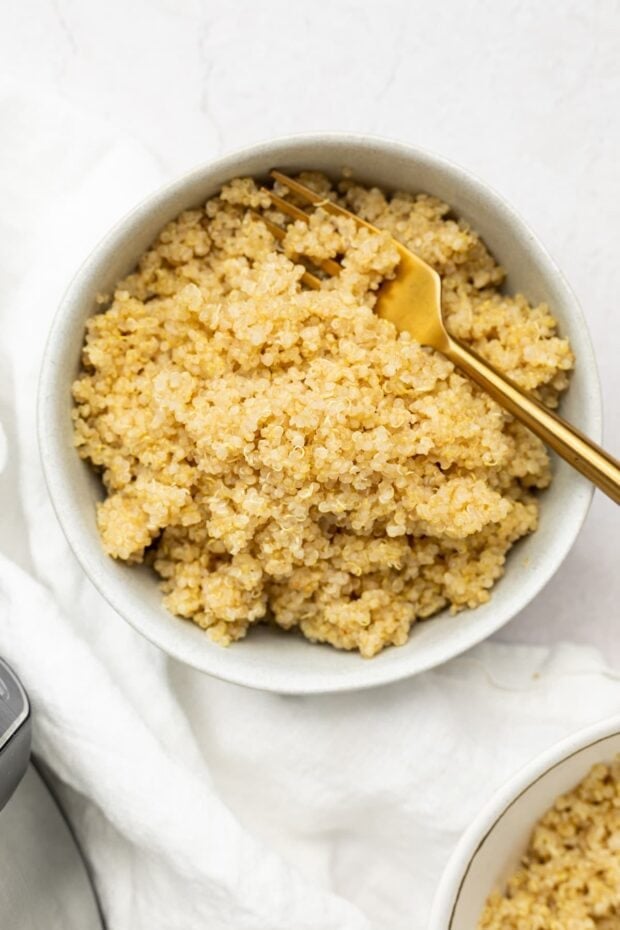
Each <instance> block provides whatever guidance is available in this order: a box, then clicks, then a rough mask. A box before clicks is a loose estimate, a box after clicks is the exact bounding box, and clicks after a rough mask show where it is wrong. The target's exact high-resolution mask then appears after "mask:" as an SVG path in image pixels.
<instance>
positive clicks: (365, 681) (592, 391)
mask: <svg viewBox="0 0 620 930" xmlns="http://www.w3.org/2000/svg"><path fill="white" fill-rule="evenodd" d="M275 166H277V167H279V168H281V169H283V170H286V171H288V172H290V173H294V172H297V171H300V170H302V169H308V168H314V169H318V170H320V171H324V172H326V173H328V174H331V175H333V176H337V175H339V174H340V173H341V171H342V169H343V168H345V167H347V168H350V169H352V171H353V173H354V175H355V177H356V178H357V179H359V180H360V181H362V182H364V183H366V184H375V185H378V186H380V187H383V188H387V189H392V190H393V189H395V188H399V189H403V190H409V191H426V192H429V193H431V194H435V195H437V196H438V197H441V198H442V199H444V200H445V201H447V202H448V203H449V204H451V205H452V207H453V208H454V210H455V212H456V213H457V214H458V215H459V216H461V217H463V218H464V219H465V220H467V221H469V222H470V223H471V224H472V226H473V227H474V229H476V230H477V231H478V232H479V233H481V235H482V237H483V238H484V240H485V242H486V243H487V245H488V246H489V248H490V249H491V250H492V252H493V253H494V255H495V256H496V258H497V259H498V260H499V261H500V262H501V264H502V265H503V266H504V267H505V268H506V269H507V270H508V281H507V287H508V289H509V290H511V291H515V290H521V291H523V292H524V293H525V294H526V295H527V296H528V297H529V298H530V299H531V300H533V301H546V302H547V303H548V304H549V305H550V307H551V308H552V310H553V313H554V315H555V316H556V318H557V319H558V321H559V325H560V329H561V333H562V335H564V336H567V337H568V338H569V339H570V341H571V343H572V345H573V347H574V350H575V354H576V357H577V365H576V369H575V372H574V376H573V378H572V382H571V387H570V390H569V391H568V393H567V395H566V397H565V398H564V399H563V402H562V413H563V415H564V416H566V417H567V419H569V420H570V421H571V422H572V423H574V424H575V425H576V426H578V427H579V428H580V429H582V430H583V431H584V432H585V433H586V434H588V435H589V436H591V437H592V439H594V440H595V441H598V440H600V433H601V407H600V394H599V386H598V379H597V374H596V366H595V363H594V358H593V355H592V348H591V345H590V340H589V337H588V332H587V328H586V325H585V322H584V319H583V317H582V314H581V311H580V309H579V307H578V305H577V302H576V300H575V297H574V295H573V294H572V292H571V291H570V288H569V287H568V286H567V284H566V281H565V280H564V278H563V277H562V275H561V273H560V271H559V270H558V268H557V266H556V265H555V264H554V262H553V261H552V259H551V258H550V257H549V255H548V254H547V252H546V251H545V249H544V248H543V247H542V246H541V245H540V243H539V242H538V241H537V239H536V238H535V237H534V235H533V234H532V233H531V231H530V230H529V229H528V228H527V226H526V225H525V224H524V223H523V221H522V220H521V219H520V218H519V217H518V216H517V215H516V214H515V213H514V212H513V211H512V209H511V208H510V207H508V206H507V205H506V204H505V203H504V202H503V200H501V198H500V197H498V195H497V194H495V193H494V192H493V191H491V190H490V189H489V188H488V187H487V186H486V185H484V184H483V183H482V182H480V181H478V180H476V179H475V178H473V177H472V176H471V175H469V174H468V173H467V172H465V171H463V170H462V169H461V168H458V167H457V166H456V165H454V164H451V163H450V162H447V161H445V160H443V159H442V158H439V157H438V156H436V155H431V154H429V153H428V152H424V151H422V150H420V149H415V148H411V147H409V146H405V145H401V144H398V143H395V142H387V141H384V140H381V139H375V138H365V137H359V136H351V135H323V134H322V135H314V136H297V137H293V138H290V139H284V140H278V141H275V142H269V143H265V144H262V145H257V146H255V147H253V148H250V149H246V150H245V151H242V152H238V153H235V154H233V155H229V156H228V157H226V158H223V159H221V160H220V161H217V162H214V163H212V164H209V165H206V166H204V167H202V168H199V169H198V170H197V171H194V172H193V173H192V174H189V175H187V176H186V177H183V178H181V179H180V180H179V181H176V182H175V183H173V184H171V185H169V186H168V187H165V188H164V189H163V190H161V191H159V192H158V193H156V194H155V195H154V196H152V197H150V198H149V199H148V200H146V201H145V202H144V203H143V204H141V205H140V206H139V207H138V208H137V209H136V210H134V211H133V212H132V213H130V214H129V216H127V217H126V218H125V219H123V220H122V221H121V222H120V223H119V224H118V225H117V226H116V227H115V228H114V229H113V230H112V232H110V234H109V235H108V236H107V237H106V238H105V239H104V241H103V242H102V243H101V244H100V245H99V246H98V247H97V248H96V249H95V251H94V252H93V254H92V255H91V256H90V258H89V259H88V260H87V261H86V263H85V264H84V265H83V267H82V268H81V269H80V271H79V272H78V274H77V276H76V278H75V279H74V281H73V282H72V284H71V285H70V287H69V290H68V292H67V294H66V295H65V298H64V300H63V302H62V305H61V306H60V308H59V310H58V313H57V315H56V318H55V320H54V323H53V326H52V329H51V332H50V336H49V340H48V344H47V348H46V352H45V358H44V362H43V368H42V372H41V381H40V392H39V417H38V422H39V441H40V447H41V453H42V458H43V465H44V469H45V474H46V478H47V482H48V487H49V491H50V494H51V497H52V501H53V503H54V507H55V509H56V512H57V514H58V517H59V520H60V522H61V524H62V526H63V528H64V531H65V533H66V535H67V538H68V540H69V542H70V544H71V546H72V548H73V550H74V552H75V554H76V556H77V558H78V559H79V561H80V562H81V564H82V567H83V569H84V571H85V572H86V573H87V575H88V576H89V578H90V579H91V580H92V581H93V583H94V584H95V585H96V586H97V588H98V589H99V591H100V592H101V593H102V594H103V595H104V597H105V598H106V599H107V600H108V601H109V602H110V604H112V606H113V607H115V608H116V610H117V611H118V613H119V614H121V615H122V616H123V617H125V619H126V620H128V621H129V622H130V623H131V624H132V625H133V626H134V627H135V628H136V629H137V630H139V631H140V632H141V633H142V634H143V635H144V636H146V637H147V638H148V639H150V640H151V641H152V642H154V643H156V644H157V645H158V646H160V647H161V648H162V649H164V650H165V651H166V652H168V653H169V654H170V655H172V656H174V657H175V658H177V659H179V660H180V661H182V662H185V663H187V664H189V665H192V666H194V667H195V668H197V669H200V670H202V671H205V672H209V673H210V674H212V675H216V676H217V677H220V678H224V679H227V680H228V681H232V682H236V683H238V684H244V685H249V686H251V687H254V688H262V689H267V690H271V691H279V692H283V693H291V694H303V693H318V692H327V691H344V690H351V689H356V688H365V687H370V686H373V685H379V684H382V683H385V682H390V681H395V680H397V679H400V678H404V677H406V676H408V675H413V674H416V673H417V672H421V671H423V670H425V669H428V668H431V667H432V666H435V665H438V664H439V663H441V662H445V661H446V660H447V659H450V658H452V657H453V656H455V655H458V654H459V653H461V652H464V651H465V650H466V649H468V648H470V647H471V646H473V645H475V644H476V643H478V642H480V641H481V640H483V639H485V638H486V637H487V636H489V635H490V634H491V633H493V632H495V630H497V629H499V628H500V627H501V626H503V624H505V623H506V622H507V621H508V620H510V619H511V617H514V615H515V614H517V613H518V612H519V611H520V610H521V609H522V608H523V607H524V606H525V605H526V604H527V603H528V602H529V601H530V600H531V598H533V597H534V596H535V595H536V594H537V593H538V591H540V589H541V588H542V587H543V585H544V584H546V582H547V581H548V580H549V579H550V578H551V576H552V575H553V573H554V572H555V571H556V569H557V568H558V566H559V565H560V564H561V562H562V560H563V559H564V558H565V556H566V554H567V553H568V551H569V549H570V547H571V546H572V544H573V542H574V540H575V538H576V536H577V533H578V532H579V529H580V527H581V525H582V523H583V520H584V518H585V515H586V513H587V510H588V506H589V503H590V499H591V496H592V488H591V486H590V484H589V483H588V482H587V481H586V480H585V479H584V478H582V477H581V476H579V475H578V474H577V473H576V472H574V471H573V470H572V469H571V468H570V467H569V466H568V465H567V464H566V463H564V462H558V463H557V467H556V475H555V480H554V482H553V485H552V487H551V488H550V489H549V490H548V491H547V492H545V494H544V496H543V498H542V499H541V510H540V526H539V528H538V530H537V531H536V533H534V534H533V535H532V536H529V537H528V538H527V539H524V540H523V541H521V542H520V543H519V544H518V545H517V546H515V547H514V549H513V551H512V552H511V554H510V556H509V558H508V563H507V567H506V573H505V575H504V577H503V578H502V579H501V580H500V581H499V583H498V584H497V585H496V586H495V588H494V590H493V596H492V598H491V600H490V602H489V603H488V604H485V605H484V606H482V607H479V608H477V609H476V610H469V611H464V612H463V613H460V614H458V615H457V616H450V615H449V614H448V613H443V614H440V615H438V616H436V617H434V618H432V619H431V620H428V621H425V622H423V623H419V624H417V625H416V626H415V627H414V629H413V630H412V634H411V637H410V640H409V642H408V643H407V644H406V645H405V646H402V647H399V648H390V649H386V650H385V651H384V652H383V653H381V654H380V655H379V656H377V657H376V658H374V659H372V660H371V661H365V660H363V659H361V658H360V657H359V655H358V654H356V653H344V652H337V651H336V650H335V649H332V648H331V647H328V646H317V645H313V644H310V643H309V642H307V641H306V640H304V639H302V638H301V637H298V636H296V635H291V634H284V633H281V634H278V633H276V632H275V631H273V630H271V629H266V628H259V629H255V630H252V631H251V633H250V635H249V636H248V637H247V639H245V640H243V641H242V642H239V643H236V644H235V645H234V646H232V647H231V648H229V649H223V648H221V647H220V646H217V645H215V644H213V643H212V642H211V641H210V640H209V638H208V637H207V636H206V635H205V633H204V632H203V631H202V630H200V629H199V628H198V627H197V626H195V625H193V624H192V623H190V622H187V621H182V620H179V619H176V618H174V617H172V616H171V615H170V614H169V613H168V612H167V611H166V610H165V609H164V607H163V606H162V604H161V595H160V591H159V588H158V584H157V579H156V578H155V576H154V575H153V574H152V573H151V572H150V571H149V570H148V569H146V568H135V567H128V566H126V565H123V564H121V563H119V562H114V561H113V560H112V559H110V558H108V557H107V556H106V555H105V553H104V552H103V549H102V547H101V543H100V540H99V536H98V533H97V527H96V524H95V503H96V501H97V500H98V499H101V497H102V496H103V489H102V487H101V483H100V481H99V479H98V478H97V476H96V475H95V474H94V473H93V471H92V469H91V468H90V467H89V466H88V465H87V464H86V463H84V462H82V461H80V459H79V458H78V455H77V453H76V451H75V449H74V448H73V444H72V425H71V383H72V381H73V380H74V378H75V377H76V375H77V373H78V370H79V363H80V352H81V347H82V342H83V339H84V325H85V322H86V320H87V318H88V317H89V316H91V315H92V314H93V313H95V312H96V303H95V298H96V295H97V294H98V293H105V292H109V291H110V290H111V288H113V286H114V284H115V283H116V281H118V280H119V278H121V277H122V276H123V275H125V274H126V273H127V272H128V271H129V270H130V269H132V268H133V267H134V266H135V264H136V262H137V260H138V258H139V257H140V255H141V254H142V253H143V252H144V250H145V249H146V248H147V247H148V246H149V245H150V243H151V242H152V241H153V239H154V238H155V237H156V236H157V234H158V232H159V231H160V229H161V228H162V227H163V226H164V225H165V224H166V223H167V222H168V221H169V220H171V219H172V218H174V217H175V216H177V214H178V213H180V212H181V211H182V210H184V209H186V208H188V207H193V206H196V205H197V204H201V203H203V202H204V201H205V200H206V199H207V198H208V197H210V196H211V195H213V194H214V193H216V191H217V190H218V189H219V188H220V187H221V186H222V184H223V183H224V182H226V181H229V180H230V179H232V178H234V177H238V176H243V175H252V176H254V177H263V176H266V175H267V173H268V171H269V170H270V169H271V168H273V167H275Z"/></svg>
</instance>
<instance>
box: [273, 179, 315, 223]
mask: <svg viewBox="0 0 620 930" xmlns="http://www.w3.org/2000/svg"><path fill="white" fill-rule="evenodd" d="M261 190H262V191H264V192H265V193H266V194H269V196H270V198H271V202H272V204H273V205H274V207H276V208H277V209H278V210H279V211H280V213H284V214H285V215H286V216H290V217H291V219H293V220H302V221H303V222H304V223H307V222H308V220H309V219H310V217H309V216H308V214H307V213H306V211H305V210H300V209H299V207H296V206H295V204H293V203H289V202H288V200H285V199H284V197H279V196H278V195H277V194H274V192H273V191H271V190H269V188H268V187H262V188H261Z"/></svg>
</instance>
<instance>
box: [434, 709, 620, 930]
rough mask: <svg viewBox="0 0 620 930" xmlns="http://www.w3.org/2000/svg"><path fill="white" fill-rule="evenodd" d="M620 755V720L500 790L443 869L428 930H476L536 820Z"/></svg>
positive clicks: (554, 752)
mask: <svg viewBox="0 0 620 930" xmlns="http://www.w3.org/2000/svg"><path fill="white" fill-rule="evenodd" d="M619 752H620V717H614V718H612V719H610V720H605V721H602V722H601V723H597V724H595V725H594V726H591V727H588V728H587V729H585V730H581V731H580V732H579V733H575V734H574V735H573V736H570V737H569V738H568V739H566V740H563V741H562V742H561V743H558V744H557V745H556V746H553V747H552V748H551V749H549V750H547V752H545V753H543V755H542V756H539V757H538V758H536V759H534V761H533V762H530V763H529V764H528V765H526V766H525V767H524V768H522V769H521V771H519V772H517V774H516V775H515V776H514V777H513V778H511V779H510V781H509V782H507V784H506V785H504V787H503V788H501V789H500V790H499V791H498V792H497V793H496V794H495V795H494V797H493V798H492V799H491V800H490V801H489V803H488V805H487V806H486V807H485V808H484V809H483V810H482V811H481V812H480V814H479V815H478V816H477V817H476V819H475V820H474V822H473V823H472V825H471V826H470V827H469V829H468V830H466V832H465V833H464V834H463V837H462V839H461V840H460V842H459V844H458V845H457V847H456V849H455V850H454V853H453V854H452V857H451V859H450V861H449V863H448V865H447V867H446V869H445V871H444V874H443V877H442V879H441V882H440V883H439V886H438V888H437V892H436V894H435V900H434V902H433V909H432V913H431V919H430V922H429V925H428V930H475V927H476V925H477V923H478V920H479V918H480V915H481V913H482V909H483V907H484V903H485V901H486V899H487V897H488V895H489V894H490V892H491V891H493V890H494V889H496V888H499V889H502V888H503V887H504V885H505V883H506V880H507V879H508V878H509V876H510V875H511V874H512V873H513V872H514V870H515V869H516V868H517V866H518V864H519V859H520V857H521V856H522V855H523V853H524V852H525V849H526V847H527V843H528V840H529V837H530V835H531V833H532V830H533V828H534V826H535V824H536V823H537V821H538V820H539V819H540V818H541V817H542V816H543V814H544V813H545V811H547V810H548V809H549V808H550V807H551V806H552V805H553V802H554V801H555V799H556V798H557V797H558V795H560V794H564V793H565V792H567V791H570V790H571V788H574V787H575V785H577V784H578V783H579V782H580V781H581V780H582V778H584V777H585V776H586V775H587V774H588V772H589V770H590V768H591V767H592V766H593V765H595V764H596V763H597V762H611V761H612V760H613V758H614V757H615V756H616V755H617V753H619Z"/></svg>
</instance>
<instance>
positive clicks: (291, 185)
mask: <svg viewBox="0 0 620 930" xmlns="http://www.w3.org/2000/svg"><path fill="white" fill-rule="evenodd" d="M269 173H270V175H271V177H272V178H273V179H274V180H275V181H279V182H280V184H283V185H284V186H285V187H288V189H289V190H290V191H292V192H293V193H294V194H297V196H298V197H302V198H303V199H304V200H307V201H308V202H309V203H311V204H313V205H314V206H315V207H321V209H323V210H325V212H326V213H331V214H332V216H348V217H349V219H350V220H353V221H354V222H355V223H356V224H357V226H365V227H366V229H370V230H371V232H374V233H380V232H381V230H380V229H379V228H378V227H377V226H373V225H372V223H369V222H368V221H367V220H363V219H362V218H361V216H358V215H357V213H351V211H350V210H345V208H344V207H341V206H340V204H337V203H334V201H333V200H329V199H328V198H326V197H321V195H320V194H317V193H316V191H313V190H311V189H310V188H309V187H306V185H305V184H302V183H301V182H300V181H296V180H295V178H289V176H288V175H287V174H282V172H281V171H276V170H273V171H270V172H269Z"/></svg>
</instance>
